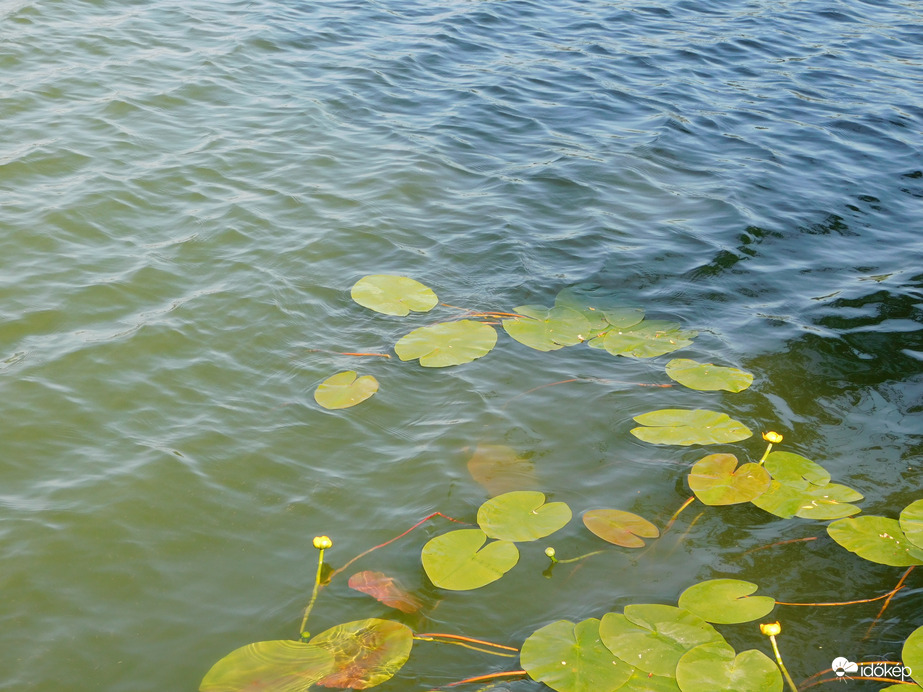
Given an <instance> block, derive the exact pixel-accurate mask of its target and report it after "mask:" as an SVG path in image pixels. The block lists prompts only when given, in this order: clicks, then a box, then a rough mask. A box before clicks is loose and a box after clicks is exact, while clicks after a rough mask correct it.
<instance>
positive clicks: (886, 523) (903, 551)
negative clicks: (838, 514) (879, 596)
mask: <svg viewBox="0 0 923 692" xmlns="http://www.w3.org/2000/svg"><path fill="white" fill-rule="evenodd" d="M827 533H829V534H830V537H831V538H832V539H833V540H835V541H836V542H837V543H839V544H840V545H841V546H843V547H844V548H846V550H848V551H850V552H852V553H855V554H856V555H858V556H859V557H861V558H865V559H866V560H870V561H872V562H877V563H879V564H882V565H891V566H893V567H909V566H910V565H923V549H921V548H918V547H917V546H915V545H914V544H913V543H911V542H910V541H909V540H907V537H906V536H905V535H904V532H903V531H902V530H901V525H900V524H899V523H898V521H897V519H888V518H887V517H876V516H869V515H866V516H861V517H848V518H846V519H840V520H838V521H835V522H833V523H832V524H830V526H828V527H827Z"/></svg>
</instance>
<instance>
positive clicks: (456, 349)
mask: <svg viewBox="0 0 923 692" xmlns="http://www.w3.org/2000/svg"><path fill="white" fill-rule="evenodd" d="M496 343H497V331H496V330H495V329H494V328H493V327H491V326H490V325H489V324H484V323H483V322H476V321H474V320H459V321H458V322H442V323H441V324H434V325H431V326H429V327H420V328H419V329H414V330H413V331H412V332H410V334H407V335H406V336H403V337H401V339H400V340H399V341H398V342H397V343H396V344H395V345H394V351H395V353H397V355H398V358H400V359H401V360H413V359H414V358H419V359H420V365H422V366H423V367H425V368H444V367H447V366H449V365H461V364H462V363H470V362H471V361H472V360H475V359H477V358H480V357H481V356H484V355H486V354H488V353H489V352H490V350H491V349H492V348H493V347H494V345H495V344H496Z"/></svg>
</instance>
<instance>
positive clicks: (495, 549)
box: [422, 529, 519, 591]
mask: <svg viewBox="0 0 923 692" xmlns="http://www.w3.org/2000/svg"><path fill="white" fill-rule="evenodd" d="M486 541H487V534H485V533H484V532H483V531H481V529H459V530H458V531H450V532H449V533H444V534H442V535H441V536H436V537H435V538H433V539H432V540H430V541H429V542H428V543H427V544H426V545H425V546H423V554H422V558H423V569H424V570H425V571H426V576H428V577H429V578H430V581H432V582H433V584H435V585H436V586H438V587H439V588H442V589H450V590H452V591H465V590H468V589H479V588H481V587H482V586H486V585H487V584H490V583H491V582H494V581H496V580H497V579H499V578H500V577H502V576H503V575H504V574H506V573H507V572H509V571H510V570H511V569H513V567H515V566H516V563H517V562H519V550H517V549H516V546H515V545H514V544H512V543H510V542H508V541H494V542H493V543H488V544H487V545H484V543H485V542H486Z"/></svg>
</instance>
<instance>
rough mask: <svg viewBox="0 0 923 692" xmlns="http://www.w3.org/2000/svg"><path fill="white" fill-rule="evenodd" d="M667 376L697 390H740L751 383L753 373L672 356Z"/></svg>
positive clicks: (668, 364)
mask: <svg viewBox="0 0 923 692" xmlns="http://www.w3.org/2000/svg"><path fill="white" fill-rule="evenodd" d="M667 376H668V377H669V378H670V379H672V380H675V381H676V382H679V383H680V384H681V385H683V386H684V387H689V389H696V390H699V391H715V390H718V389H723V390H725V391H728V392H742V391H743V390H745V389H746V388H747V387H749V386H750V385H751V384H753V375H751V374H750V373H749V372H744V371H743V370H738V369H737V368H726V367H721V366H718V365H713V364H712V363H699V362H698V361H695V360H690V359H689V358H674V359H673V360H671V361H670V362H669V363H667Z"/></svg>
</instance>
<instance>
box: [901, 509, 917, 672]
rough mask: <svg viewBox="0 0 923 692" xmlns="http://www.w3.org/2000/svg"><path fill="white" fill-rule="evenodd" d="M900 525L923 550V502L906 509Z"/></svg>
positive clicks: (909, 537)
mask: <svg viewBox="0 0 923 692" xmlns="http://www.w3.org/2000/svg"><path fill="white" fill-rule="evenodd" d="M900 524H901V530H902V531H903V532H904V535H905V536H907V540H909V541H910V542H911V543H913V544H914V545H915V546H917V547H918V548H920V549H923V500H916V501H915V502H911V503H910V504H909V505H907V506H906V507H904V509H903V510H902V511H901V518H900ZM920 672H921V673H923V666H921V667H920Z"/></svg>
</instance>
